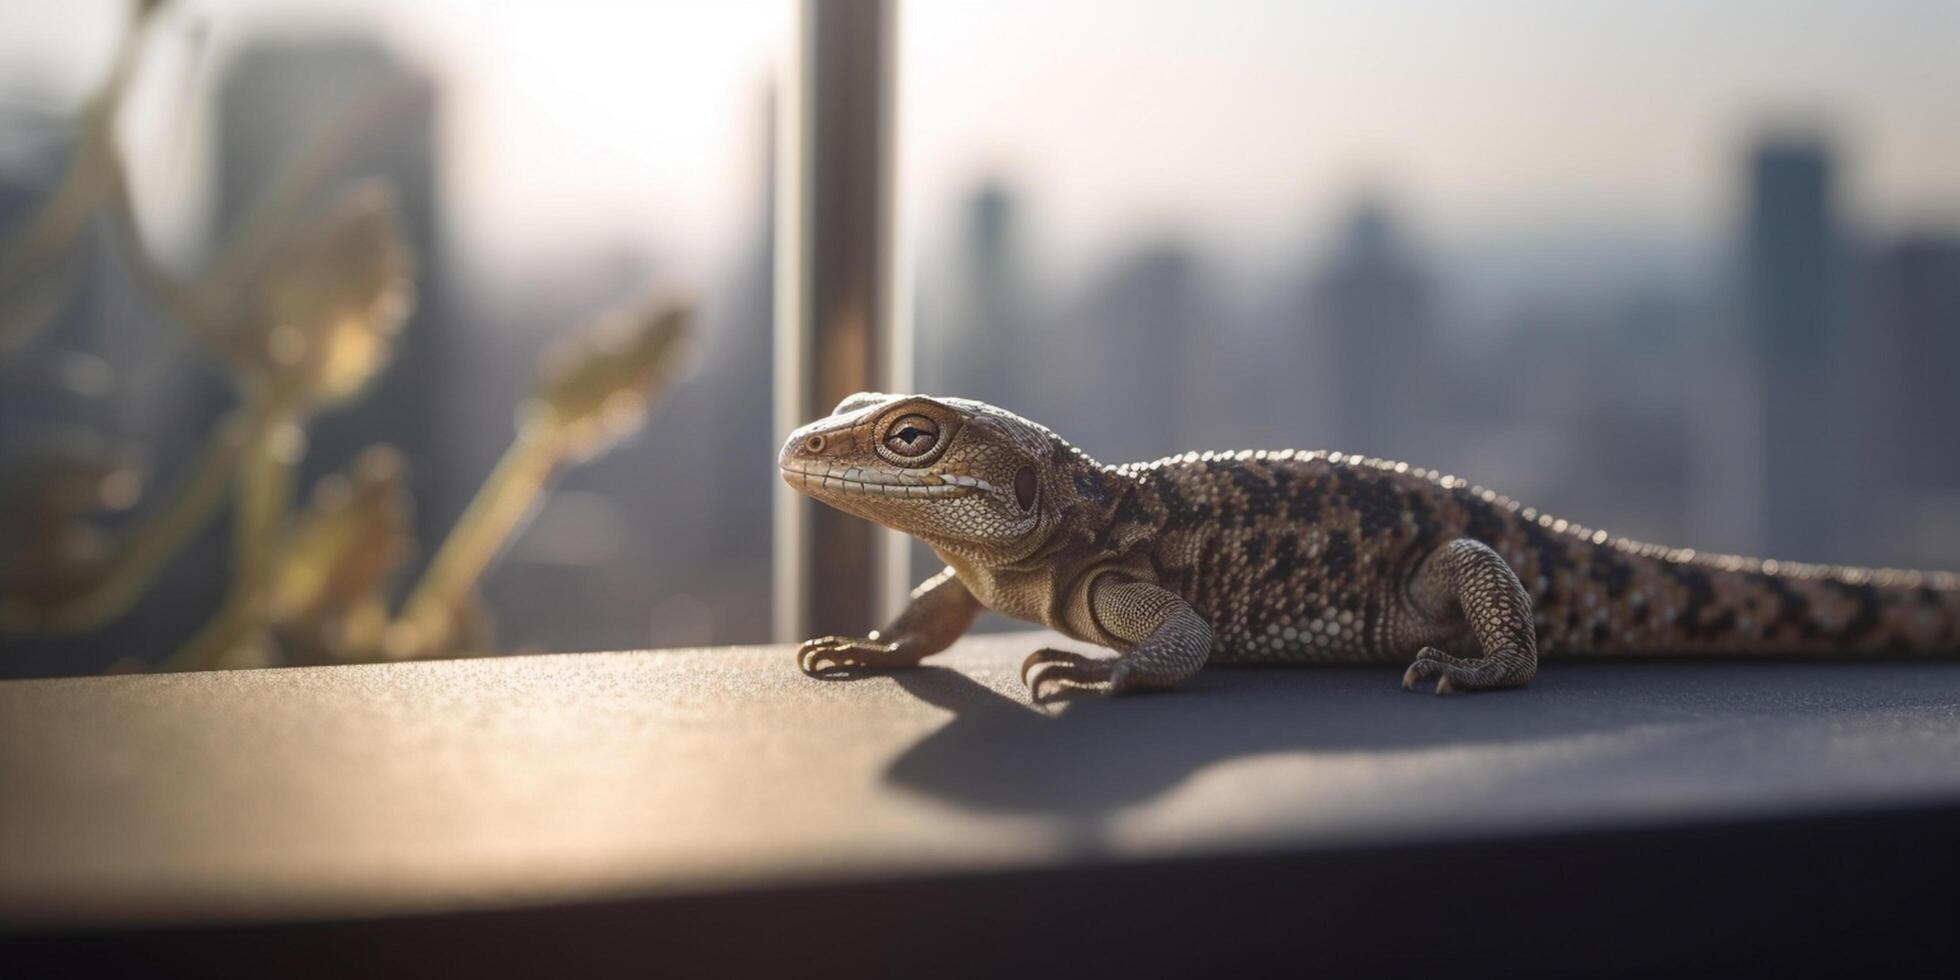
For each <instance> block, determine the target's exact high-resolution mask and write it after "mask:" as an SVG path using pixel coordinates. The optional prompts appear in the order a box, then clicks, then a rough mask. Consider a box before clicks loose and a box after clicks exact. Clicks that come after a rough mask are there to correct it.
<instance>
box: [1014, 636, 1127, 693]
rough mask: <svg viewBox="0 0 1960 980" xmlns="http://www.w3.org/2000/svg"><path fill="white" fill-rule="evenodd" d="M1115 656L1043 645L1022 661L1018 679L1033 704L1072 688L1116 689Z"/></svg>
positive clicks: (1081, 689) (1071, 690)
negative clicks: (1108, 657)
mask: <svg viewBox="0 0 1960 980" xmlns="http://www.w3.org/2000/svg"><path fill="white" fill-rule="evenodd" d="M1116 663H1117V661H1116V660H1114V659H1105V658H1098V657H1090V656H1087V655H1084V654H1080V653H1075V652H1073V651H1070V650H1054V649H1042V650H1036V651H1035V652H1033V653H1031V654H1029V655H1028V659H1027V660H1025V661H1022V663H1021V683H1023V684H1026V685H1027V688H1028V697H1029V698H1030V699H1031V700H1033V701H1034V703H1036V704H1045V703H1047V701H1048V699H1049V698H1051V697H1054V696H1058V695H1061V694H1064V693H1068V692H1073V691H1089V690H1096V689H1099V688H1100V689H1104V690H1109V691H1114V690H1115V689H1116V686H1117V685H1116V683H1115V681H1116Z"/></svg>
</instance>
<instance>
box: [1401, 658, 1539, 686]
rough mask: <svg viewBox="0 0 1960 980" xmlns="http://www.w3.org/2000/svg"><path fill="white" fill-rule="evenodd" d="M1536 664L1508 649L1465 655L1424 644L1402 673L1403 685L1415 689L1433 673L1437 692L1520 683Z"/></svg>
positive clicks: (1529, 678) (1532, 671) (1516, 684)
mask: <svg viewBox="0 0 1960 980" xmlns="http://www.w3.org/2000/svg"><path fill="white" fill-rule="evenodd" d="M1535 667H1536V662H1535V660H1533V659H1531V658H1528V657H1524V656H1521V655H1518V654H1516V653H1513V652H1511V651H1509V650H1500V651H1498V652H1497V653H1495V654H1491V655H1489V656H1484V657H1478V658H1475V659H1466V658H1464V657H1453V656H1451V655H1449V654H1447V653H1444V652H1443V651H1441V650H1438V649H1437V648H1435V647H1423V648H1422V652H1420V653H1418V654H1416V659H1415V662H1414V663H1412V664H1410V665H1409V669H1408V670H1407V671H1405V672H1404V673H1403V674H1402V689H1403V690H1405V691H1413V690H1415V689H1416V685H1418V684H1420V683H1422V682H1423V681H1425V680H1427V679H1429V678H1431V677H1434V678H1436V693H1437V694H1455V693H1457V692H1459V691H1488V690H1495V689H1497V688H1503V687H1517V686H1519V685H1521V684H1524V683H1525V682H1527V681H1529V680H1531V677H1532V675H1533V674H1534V673H1536V670H1535Z"/></svg>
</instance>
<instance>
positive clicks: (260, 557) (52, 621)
mask: <svg viewBox="0 0 1960 980" xmlns="http://www.w3.org/2000/svg"><path fill="white" fill-rule="evenodd" d="M166 5H167V4H166V3H163V2H154V0H145V2H138V3H136V4H134V5H133V8H132V15H131V18H130V21H129V24H128V28H127V30H126V31H125V33H124V35H123V38H122V40H121V42H120V43H119V45H118V50H117V54H116V57H115V59H114V61H113V63H112V66H111V68H110V71H109V74H108V76H107V77H106V78H105V79H104V80H103V82H102V83H101V86H100V87H99V88H98V90H97V91H96V92H95V93H94V94H93V95H91V96H90V98H89V99H88V100H87V102H86V103H85V105H84V107H83V109H82V111H81V114H80V118H79V119H78V120H77V122H76V126H77V129H78V131H77V134H76V144H75V151H74V153H73V155H72V156H71V158H70V161H69V164H68V167H67V170H66V171H65V172H64V173H63V175H62V177H61V179H60V180H59V182H58V183H57V185H56V186H55V188H54V190H53V191H52V192H51V194H50V195H49V197H48V199H47V200H46V201H45V202H44V203H43V205H42V206H41V207H40V209H39V210H38V211H37V212H35V213H34V214H33V215H32V216H30V218H29V219H28V220H27V221H25V222H24V223H23V225H22V226H21V227H20V228H17V229H13V230H11V231H10V232H9V233H8V234H7V235H6V236H5V237H4V238H3V239H0V358H7V357H10V356H11V355H13V354H15V353H16V352H18V351H20V350H22V349H24V348H26V347H27V346H28V345H29V344H30V343H32V342H33V341H34V339H35V338H36V337H37V336H38V335H39V334H40V333H41V331H42V329H43V328H44V327H45V326H46V325H47V324H48V323H49V322H50V321H52V320H53V319H54V317H55V316H56V315H57V314H58V313H59V312H60V311H61V309H62V308H63V306H64V304H65V302H66V297H67V293H68V291H69V288H70V287H71V286H72V284H73V282H74V281H75V279H76V276H75V275H74V269H75V264H76V263H77V262H79V261H80V259H79V258H78V254H79V253H81V252H82V251H83V250H81V249H79V248H78V247H77V244H78V242H80V241H81V240H82V238H83V232H84V230H85V229H86V228H87V226H88V224H89V222H90V221H92V220H93V221H99V222H101V223H102V224H103V226H104V227H105V229H106V231H107V233H108V238H109V240H110V243H111V244H112V246H114V248H115V250H116V251H117V252H118V253H120V254H118V256H117V258H118V259H119V260H121V262H122V264H123V265H125V266H126V267H127V268H129V269H130V270H132V274H133V275H134V277H135V278H136V280H137V281H138V282H139V283H140V284H141V286H142V287H143V288H144V289H145V290H146V291H147V292H148V294H150V295H151V296H152V297H153V298H154V300H155V301H156V303H157V305H158V307H159V308H160V309H162V310H163V311H165V312H166V313H167V314H169V320H170V322H172V323H173V324H174V325H175V326H177V327H179V328H181V329H183V330H185V331H187V332H188V333H189V334H190V335H191V336H192V337H194V338H195V339H196V341H197V342H198V344H199V345H200V346H201V347H203V348H204V349H205V350H206V351H207V352H208V353H209V354H210V356H211V357H212V358H213V359H214V360H216V361H217V362H219V363H221V364H223V365H224V367H225V368H226V372H227V375H228V376H229V377H230V379H231V381H232V383H233V386H234V387H235V389H236V393H237V399H238V401H237V405H236V406H235V407H234V408H233V409H232V410H231V411H230V412H229V413H227V414H226V415H225V416H224V417H223V418H221V419H219V420H218V422H217V423H216V424H215V425H214V426H213V427H212V429H211V431H210V432H209V433H207V435H206V437H205V438H204V440H203V444H202V446H201V447H200V448H199V449H198V451H197V452H195V453H194V454H193V455H192V456H191V458H190V460H189V462H188V463H187V465H186V467H185V473H184V474H183V475H182V476H181V477H180V478H179V479H178V480H177V481H176V483H175V484H174V486H172V487H171V489H170V490H169V491H168V492H167V493H165V494H161V495H156V494H152V493H150V492H149V490H150V488H149V486H148V483H147V481H146V480H145V479H144V477H143V475H142V474H141V473H140V471H139V470H138V469H137V468H136V467H135V466H133V465H132V464H130V463H129V462H127V461H125V460H121V459H120V458H119V457H117V456H116V455H115V454H113V453H110V452H108V451H106V450H105V449H104V448H103V443H102V440H100V439H99V438H97V437H95V436H94V435H92V434H89V433H84V432H79V431H76V432H69V431H64V432H59V433H54V434H51V435H50V437H49V438H48V439H46V440H43V441H41V442H40V443H37V444H36V445H33V446H23V447H15V448H13V449H11V450H10V451H9V457H10V458H9V459H8V460H7V461H6V467H7V469H8V470H9V471H10V472H12V473H14V474H16V475H17V476H18V477H19V480H18V481H17V486H19V487H21V488H23V489H19V490H17V491H16V492H15V493H14V496H13V499H10V500H8V501H7V502H6V505H7V510H6V515H7V518H8V519H9V520H10V521H11V522H12V523H13V525H14V528H13V531H14V533H13V535H12V537H11V539H10V540H12V541H14V542H15V543H16V547H15V549H14V552H15V553H13V554H10V555H7V556H5V557H6V568H5V574H4V577H0V631H4V632H6V633H13V634H22V633H39V634H83V633H87V632H90V631H93V630H96V629H99V628H101V627H103V626H104V625H106V624H108V623H110V622H112V621H114V620H115V619H116V618H117V617H119V616H121V615H123V614H124V613H126V612H128V611H129V610H130V609H131V607H133V606H134V605H135V604H136V603H137V602H138V601H139V600H140V599H141V598H142V596H143V595H144V594H145V593H146V592H147V591H148V590H149V589H150V588H151V587H152V586H153V585H154V584H155V583H156V582H157V580H158V578H159V576H161V575H164V574H166V573H167V571H168V569H169V567H170V563H171V561H172V559H173V558H175V557H176V556H177V555H178V554H179V553H180V552H181V551H182V549H183V548H184V546H185V545H186V544H188V543H189V542H190V541H191V540H192V539H193V538H195V537H196V536H197V535H198V534H199V533H200V532H201V531H202V530H203V529H204V528H205V527H207V526H208V525H209V523H210V521H211V519H212V518H213V517H214V516H216V515H217V514H218V513H219V512H220V511H221V510H222V508H223V505H224V504H225V503H226V502H227V500H229V502H230V503H231V506H232V512H233V526H232V529H231V540H232V555H233V558H232V564H231V568H230V577H231V582H230V586H229V591H228V594H227V597H226V599H225V601H224V603H223V605H222V607H221V608H220V609H219V611H218V612H217V613H216V614H215V615H214V616H213V617H212V618H211V620H210V621H209V622H207V623H206V624H205V625H204V626H203V627H202V628H201V629H200V630H199V631H198V632H197V634H196V635H194V636H193V637H192V638H191V639H190V641H189V642H187V643H186V644H185V645H184V646H183V647H182V648H181V649H179V650H178V651H176V652H175V654H173V655H172V656H171V657H170V658H169V659H168V660H167V661H165V663H164V666H166V667H168V668H170V669H204V668H215V667H230V666H257V665H268V664H294V663H331V662H349V661H365V660H377V659H383V658H409V657H432V656H451V655H462V654H470V653H481V652H488V651H489V650H490V649H492V640H491V630H490V617H489V614H488V613H487V611H486V610H485V609H484V608H483V604H482V602H481V600H480V599H479V597H478V595H477V585H478V583H479V581H480V580H481V578H482V576H483V575H484V573H485V572H486V571H487V570H488V568H489V567H490V566H491V564H492V563H493V562H494V560H495V558H496V556H497V555H498V554H499V553H500V552H501V551H502V549H503V548H504V546H505V544H506V543H507V542H508V541H509V540H510V539H511V538H512V537H513V536H514V535H516V534H517V533H518V532H519V531H520V530H521V529H522V527H523V524H524V521H525V519H526V518H527V517H528V516H529V515H530V514H531V513H533V512H534V511H535V510H536V507H537V503H538V500H539V499H540V497H541V496H542V495H543V494H544V493H545V492H546V491H547V489H548V487H549V486H550V484H551V481H552V479H553V477H554V476H555V475H556V474H557V473H558V471H559V470H560V469H561V468H563V467H565V466H567V465H572V464H576V463H579V462H584V461H586V460H590V459H592V458H594V457H596V456H599V455H601V454H603V453H605V452H606V451H608V450H609V449H610V448H612V447H613V446H614V445H615V444H617V442H618V441H619V440H620V439H621V438H622V437H624V436H626V435H628V434H630V433H632V432H634V431H636V430H637V429H639V428H640V427H641V426H643V425H644V424H645V422H646V419H647V416H648V415H649V413H650V412H651V411H652V409H653V407H654V405H655V404H656V403H657V402H658V400H659V399H660V397H661V396H662V395H663V394H664V393H665V391H666V389H667V387H668V385H669V383H670V382H671V381H673V380H675V378H676V377H677V375H678V373H679V371H680V368H681V366H682V365H684V364H685V363H686V362H687V360H688V358H687V356H686V353H685V352H686V350H687V346H688V333H689V324H690V321H691V311H690V307H689V304H688V303H687V302H686V301H685V300H684V299H682V298H679V297H674V296H665V295H662V296H656V297H651V298H648V299H646V300H644V301H642V302H641V303H639V304H637V305H635V306H634V307H632V308H630V309H625V310H621V311H617V312H614V313H611V314H607V315H605V316H601V317H599V318H598V319H597V321H596V322H595V323H594V324H593V325H592V326H591V327H590V328H589V329H587V330H585V331H583V332H580V333H579V334H577V335H576V336H574V337H572V338H570V339H567V340H565V341H562V342H561V343H559V344H557V345H555V346H553V347H552V348H551V349H549V350H548V351H547V352H546V354H545V355H544V357H543V358H542V359H541V363H540V367H539V370H538V377H537V382H536V384H535V385H534V388H533V391H532V392H531V394H530V396H529V397H528V398H527V399H526V400H525V401H524V402H523V404H522V406H521V407H520V410H519V412H518V431H517V434H516V438H515V440H514V441H513V442H512V444H511V447H510V449H509V450H508V451H507V452H506V453H505V455H504V458H503V460H502V461H501V462H500V463H499V464H498V465H497V468H496V470H495V471H494V472H493V473H492V474H491V476H490V477H489V478H488V480H487V481H486V482H485V483H484V485H483V486H482V488H481V489H480V490H479V492H478V494H477V495H476V498H475V499H474V500H473V501H472V503H471V504H470V507H469V509H468V510H467V511H465V513H464V515H463V517H462V519H461V520H460V521H458V523H457V525H456V527H455V528H453V529H452V530H451V532H450V534H449V535H448V537H447V538H446V539H445V540H444V541H443V542H442V544H441V546H440V547H439V548H437V549H436V552H435V557H434V559H433V560H432V561H431V562H430V564H429V567H428V569H427V570H426V572H425V573H424V575H423V577H422V579H421V581H419V582H418V583H416V585H415V586H414V588H413V589H412V590H411V591H410V593H409V598H408V600H407V602H406V603H405V604H404V605H403V607H402V610H401V613H400V615H399V616H397V615H396V614H395V613H394V612H393V611H392V607H391V603H390V598H389V597H390V593H391V591H392V589H393V586H394V584H395V582H394V580H395V577H396V576H397V574H398V573H399V572H400V571H401V570H402V568H403V567H404V566H405V565H407V564H408V562H409V559H410V556H411V555H412V554H413V553H414V551H415V536H414V532H413V529H412V528H411V527H410V510H411V508H410V506H409V490H408V484H407V479H406V463H405V461H404V460H403V459H402V457H401V454H400V453H399V452H397V451H396V450H394V449H393V448H391V447H389V446H387V445H383V444H376V445H373V446H371V447H369V448H368V449H367V450H365V451H364V452H363V453H361V455H360V458H359V459H358V460H356V461H355V462H354V463H353V465H352V466H351V467H350V468H349V469H348V470H347V471H346V472H345V473H341V474H335V475H333V476H329V477H327V478H325V479H323V480H321V481H320V482H319V483H318V484H317V485H316V486H315V487H313V490H312V493H311V495H310V497H309V499H308V501H307V503H306V505H305V506H304V507H303V508H300V509H298V510H297V512H296V511H295V508H294V506H293V503H292V496H293V492H292V481H293V474H294V472H295V469H296V467H297V465H298V464H299V463H300V462H301V460H302V459H303V457H304V455H305V453H306V444H307V440H306V428H307V425H308V423H309V422H310V421H311V420H312V419H313V417H314V416H316V415H317V414H319V413H320V412H323V411H327V410H330V409H333V408H335V407H339V406H343V405H346V404H348V403H350V402H352V401H354V400H356V399H358V398H359V397H360V396H361V394H362V392H363V391H364V390H365V389H366V388H367V386H368V385H369V384H370V383H371V382H372V381H373V380H374V378H375V377H376V376H377V375H379V374H380V373H381V372H382V371H383V370H385V369H386V367H387V365H388V363H389V360H390V358H391V356H392V354H393V349H394V341H395V338H396V336H397V334H398V333H399V332H400V331H401V330H402V329H403V327H404V326H405V325H407V324H408V323H409V319H410V314H411V313H412V312H413V310H414V308H415V282H416V257H415V254H414V250H413V249H412V248H411V247H410V245H409V243H408V239H407V236H406V234H405V233H404V230H403V222H402V216H401V212H400V208H399V205H398V203H397V201H396V196H395V192H394V189H393V188H392V187H391V186H390V185H389V184H388V183H387V182H386V181H383V180H377V179H370V180H366V181H362V182H359V183H357V184H355V185H354V186H353V187H352V188H351V189H350V190H348V191H346V192H345V193H343V194H341V195H340V196H339V197H338V198H337V199H336V200H334V201H333V203H331V204H330V205H329V206H328V207H327V208H325V209H324V210H323V211H322V212H320V213H317V214H309V213H306V210H305V208H304V207H303V204H302V202H305V201H307V200H309V199H310V198H312V197H313V196H314V194H315V192H316V190H317V189H318V187H319V186H320V185H321V184H322V183H323V182H324V181H325V180H326V179H327V178H328V177H329V176H330V174H331V173H332V171H333V164H334V163H335V161H337V160H339V159H340V158H341V157H343V156H344V155H345V154H346V151H347V150H348V149H349V147H350V146H352V145H353V144H355V143H357V142H358V141H359V139H360V137H361V135H362V133H363V132H364V131H366V130H367V129H368V128H369V127H370V126H371V125H372V124H373V123H374V122H375V121H376V120H377V119H378V118H380V115H381V110H379V109H377V107H376V106H375V105H374V104H373V102H372V100H358V99H357V100H356V104H354V105H351V106H349V107H348V108H347V109H346V110H345V111H344V112H342V113H341V114H340V116H338V117H337V118H335V119H334V120H332V121H330V122H329V124H328V125H327V126H325V127H323V129H322V131H321V132H320V133H319V134H318V138H317V139H315V140H314V141H313V142H311V143H310V144H309V145H308V146H307V147H306V148H305V149H303V150H302V151H301V152H300V153H299V154H297V155H296V156H295V158H294V159H293V160H292V161H290V162H289V163H288V164H287V165H286V167H285V168H284V170H283V171H282V173H281V174H280V175H279V176H278V177H277V178H276V179H275V180H274V181H273V182H272V185H271V187H270V188H269V189H268V190H267V191H266V192H265V193H264V194H263V195H262V197H261V198H260V199H259V200H258V201H257V202H255V204H254V206H253V207H252V208H251V209H250V211H249V212H248V213H247V216H246V218H245V219H244V220H243V221H242V222H240V225H239V227H237V228H235V229H233V230H232V231H231V233H230V235H229V236H228V238H227V240H226V241H225V242H224V243H223V244H222V245H221V246H220V247H219V249H218V250H217V252H216V257H215V258H214V259H213V261H212V262H211V263H210V264H209V266H208V267H207V268H206V269H205V270H203V272H202V273H201V274H199V275H198V276H196V277H195V278H192V279H190V280H179V279H177V278H174V277H172V276H171V275H170V274H168V273H166V272H164V271H163V270H162V269H161V268H160V267H159V266H158V265H157V264H156V263H155V262H154V261H153V260H152V258H151V256H150V255H149V254H148V252H147V251H146V250H145V248H144V246H143V244H142V241H141V239H140V236H139V235H138V234H137V231H136V224H135V220H134V214H133V208H132V207H131V202H130V198H129V191H128V183H127V176H126V171H125V168H124V165H123V162H122V158H121V155H120V151H119V150H118V148H117V146H116V143H115V140H114V137H113V133H114V130H115V118H116V114H117V110H118V108H119V107H120V105H121V104H122V102H123V101H124V97H125V94H126V90H127V89H128V86H129V82H130V79H131V77H132V76H133V75H134V74H135V71H136V66H137V64H138V63H139V60H140V57H141V54H142V51H143V47H144V43H145V41H146V40H147V39H148V37H149V36H150V35H151V34H152V33H153V31H154V25H155V23H156V20H157V14H158V11H159V10H160V9H161V8H163V7H164V6H166ZM112 386H113V382H111V387H112ZM153 498H154V499H153ZM125 511H126V512H131V515H132V520H131V521H129V522H125V523H128V524H129V525H130V526H128V527H126V528H124V529H122V530H120V531H119V532H116V533H111V532H109V531H107V530H104V528H103V527H102V526H101V525H100V524H99V523H98V522H99V520H100V519H101V518H102V517H103V516H105V515H107V514H112V513H119V512H125ZM123 666H128V665H127V664H125V665H123Z"/></svg>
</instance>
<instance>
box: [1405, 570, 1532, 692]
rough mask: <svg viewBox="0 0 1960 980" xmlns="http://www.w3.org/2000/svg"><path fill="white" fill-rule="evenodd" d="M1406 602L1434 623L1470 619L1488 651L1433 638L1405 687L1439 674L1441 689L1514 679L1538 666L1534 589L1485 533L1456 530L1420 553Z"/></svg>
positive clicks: (1526, 677)
mask: <svg viewBox="0 0 1960 980" xmlns="http://www.w3.org/2000/svg"><path fill="white" fill-rule="evenodd" d="M1408 598H1409V602H1410V604H1411V605H1412V606H1413V607H1414V608H1415V610H1416V612H1417V614H1418V615H1421V616H1424V617H1427V618H1429V619H1430V620H1431V621H1432V622H1431V625H1434V626H1441V627H1447V626H1452V625H1453V626H1458V627H1461V626H1463V625H1465V624H1466V623H1467V625H1468V626H1469V628H1470V632H1471V634H1472V635H1474V636H1475V637H1476V640H1477V646H1478V647H1479V648H1480V649H1481V650H1482V651H1483V656H1481V657H1476V658H1467V657H1455V656H1451V655H1450V654H1447V653H1444V652H1443V651H1442V650H1439V649H1437V648H1436V647H1433V646H1426V647H1423V648H1422V651H1421V652H1420V653H1418V654H1416V661H1415V663H1412V664H1410V665H1409V670H1408V672H1407V673H1405V674H1403V675H1402V687H1403V688H1404V689H1414V687H1415V686H1416V684H1418V683H1419V682H1421V681H1423V680H1425V679H1427V678H1430V677H1434V678H1436V693H1438V694H1448V693H1450V692H1451V691H1453V690H1465V691H1478V690H1489V689H1492V688H1499V687H1517V686H1519V685H1522V684H1524V683H1526V682H1528V681H1530V680H1531V678H1532V677H1533V675H1535V674H1537V673H1538V632H1537V629H1536V628H1535V627H1534V626H1533V625H1532V621H1531V597H1530V596H1529V595H1527V594H1526V593H1525V591H1524V584H1523V583H1522V582H1519V581H1518V575H1517V573H1516V572H1514V571H1512V570H1511V566H1509V565H1507V564H1505V563H1504V559H1503V558H1502V557H1500V556H1499V555H1498V554H1497V552H1495V551H1492V550H1491V549H1490V547H1489V546H1487V545H1485V544H1484V543H1483V542H1481V541H1476V540H1473V539H1470V538H1458V539H1457V540H1455V541H1451V542H1450V543H1448V544H1446V545H1443V546H1442V547H1440V548H1437V549H1436V550H1435V551H1433V552H1431V553H1430V555H1429V557H1427V558H1425V559H1423V563H1422V566H1421V567H1420V568H1418V569H1417V570H1416V574H1415V577H1414V578H1413V579H1412V580H1411V581H1410V584H1409V596H1408Z"/></svg>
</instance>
